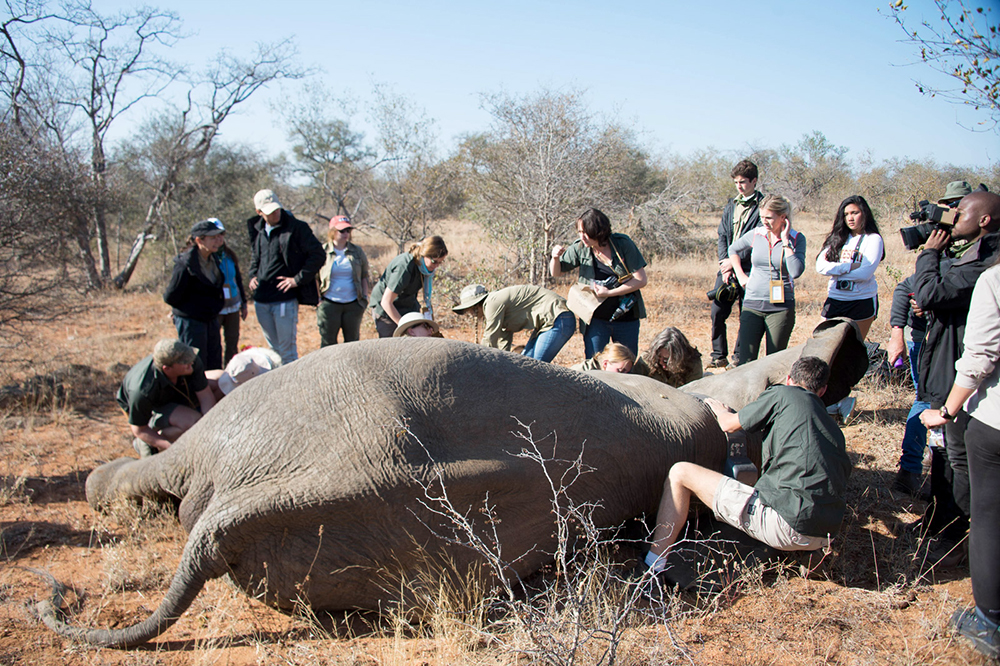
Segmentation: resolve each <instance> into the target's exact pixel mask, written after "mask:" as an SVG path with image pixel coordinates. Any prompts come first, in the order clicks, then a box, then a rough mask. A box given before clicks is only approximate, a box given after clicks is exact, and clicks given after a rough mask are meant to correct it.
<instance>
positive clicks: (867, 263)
mask: <svg viewBox="0 0 1000 666" xmlns="http://www.w3.org/2000/svg"><path fill="white" fill-rule="evenodd" d="M884 248H885V246H884V245H883V244H882V237H881V236H879V235H878V234H860V235H858V236H851V237H850V238H848V239H847V242H846V243H844V247H843V249H842V250H841V251H840V261H828V260H827V258H826V251H827V249H828V248H827V247H826V246H825V245H824V246H823V249H822V250H821V251H820V253H819V256H818V257H817V258H816V272H818V273H819V274H820V275H829V276H830V283H829V284H828V285H827V294H828V295H829V297H830V298H832V299H834V300H838V301H860V300H864V299H867V298H874V297H875V296H878V281H877V280H876V279H875V269H876V268H878V265H879V263H881V261H882V255H883V253H884ZM855 250H857V251H859V254H860V259H861V266H859V267H858V268H855V269H854V270H851V263H853V262H852V261H851V257H852V256H854V252H855ZM842 280H848V281H850V283H851V284H852V285H853V289H850V290H843V289H838V288H837V282H840V281H842Z"/></svg>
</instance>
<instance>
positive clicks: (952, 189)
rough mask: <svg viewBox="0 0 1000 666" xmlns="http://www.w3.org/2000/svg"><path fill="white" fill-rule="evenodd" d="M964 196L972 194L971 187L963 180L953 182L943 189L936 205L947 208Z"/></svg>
mask: <svg viewBox="0 0 1000 666" xmlns="http://www.w3.org/2000/svg"><path fill="white" fill-rule="evenodd" d="M966 194H972V185H969V183H967V182H966V181H964V180H953V181H951V182H950V183H948V187H946V188H944V196H943V197H941V198H940V199H938V203H939V204H942V205H945V206H947V205H948V204H950V203H954V202H956V201H958V200H959V199H961V198H962V197H964V196H965V195H966Z"/></svg>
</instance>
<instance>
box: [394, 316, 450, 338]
mask: <svg viewBox="0 0 1000 666" xmlns="http://www.w3.org/2000/svg"><path fill="white" fill-rule="evenodd" d="M418 324H427V325H428V326H430V327H431V329H432V330H433V331H434V334H435V335H437V334H438V333H440V332H441V327H440V326H438V323H437V322H436V321H434V320H433V319H428V318H427V317H425V316H424V315H423V313H421V312H407V313H406V314H405V315H403V316H402V317H401V318H400V320H399V325H398V326H396V330H395V331H394V332H393V334H392V337H394V338H399V337H402V336H404V335H406V332H407V331H408V330H410V329H411V328H413V327H414V326H417V325H418Z"/></svg>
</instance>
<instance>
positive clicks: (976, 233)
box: [952, 190, 1000, 240]
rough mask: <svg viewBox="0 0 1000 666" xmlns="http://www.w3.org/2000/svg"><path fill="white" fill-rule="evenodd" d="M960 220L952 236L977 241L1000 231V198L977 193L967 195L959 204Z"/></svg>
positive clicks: (989, 194) (987, 193)
mask: <svg viewBox="0 0 1000 666" xmlns="http://www.w3.org/2000/svg"><path fill="white" fill-rule="evenodd" d="M958 211H959V219H958V222H957V223H956V224H955V230H954V232H953V233H952V235H953V236H954V237H956V238H968V239H970V240H975V239H977V238H980V237H982V236H985V235H986V234H990V233H993V232H994V231H997V230H1000V196H998V195H996V194H994V193H993V192H983V191H981V190H980V191H976V192H972V193H970V194H966V195H965V196H964V197H962V201H961V202H959V204H958Z"/></svg>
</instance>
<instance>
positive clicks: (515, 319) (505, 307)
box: [452, 284, 576, 363]
mask: <svg viewBox="0 0 1000 666" xmlns="http://www.w3.org/2000/svg"><path fill="white" fill-rule="evenodd" d="M452 310H453V311H455V312H456V313H458V314H461V313H463V312H471V313H472V314H473V315H474V316H475V317H476V319H477V320H478V321H482V322H483V340H482V342H483V344H484V345H486V346H488V347H493V348H495V349H502V350H504V351H511V349H513V347H514V334H515V333H517V332H518V331H524V330H531V331H532V333H531V337H530V338H529V339H528V342H527V344H525V345H524V351H523V352H522V353H523V354H524V355H525V356H528V357H530V358H534V359H537V360H539V361H544V362H545V363H549V362H551V361H552V359H554V358H555V357H556V355H557V354H559V350H561V349H562V348H563V346H564V345H565V344H566V343H567V342H568V341H569V339H570V338H571V337H573V333H575V332H576V318H575V317H574V316H573V313H572V312H570V311H569V308H568V307H566V299H565V298H563V297H562V296H560V295H559V294H557V293H556V292H554V291H550V290H548V289H544V288H542V287H536V286H534V285H531V284H522V285H517V286H514V287H506V288H504V289H498V290H497V291H494V292H489V291H487V290H486V287H484V286H483V285H481V284H470V285H468V286H466V287H465V288H464V289H462V293H461V296H460V302H459V304H458V305H456V306H455V307H453V308H452Z"/></svg>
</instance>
